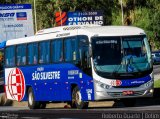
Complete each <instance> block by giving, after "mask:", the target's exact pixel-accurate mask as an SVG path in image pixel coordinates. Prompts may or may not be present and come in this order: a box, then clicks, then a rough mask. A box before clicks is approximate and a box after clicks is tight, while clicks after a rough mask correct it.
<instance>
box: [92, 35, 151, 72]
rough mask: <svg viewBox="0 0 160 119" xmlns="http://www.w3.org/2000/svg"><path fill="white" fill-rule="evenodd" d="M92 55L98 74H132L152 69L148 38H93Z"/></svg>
mask: <svg viewBox="0 0 160 119" xmlns="http://www.w3.org/2000/svg"><path fill="white" fill-rule="evenodd" d="M92 53H93V64H94V67H95V69H96V71H98V72H103V73H105V72H106V73H110V74H114V73H119V74H120V73H121V74H129V73H130V74H132V73H136V72H143V71H147V70H149V69H151V52H150V48H149V44H148V41H147V38H146V36H124V37H117V36H116V37H93V38H92Z"/></svg>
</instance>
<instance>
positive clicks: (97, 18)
mask: <svg viewBox="0 0 160 119" xmlns="http://www.w3.org/2000/svg"><path fill="white" fill-rule="evenodd" d="M55 16H56V19H55V21H56V24H57V26H62V25H88V24H95V25H103V12H102V11H87V12H67V13H66V12H56V14H55Z"/></svg>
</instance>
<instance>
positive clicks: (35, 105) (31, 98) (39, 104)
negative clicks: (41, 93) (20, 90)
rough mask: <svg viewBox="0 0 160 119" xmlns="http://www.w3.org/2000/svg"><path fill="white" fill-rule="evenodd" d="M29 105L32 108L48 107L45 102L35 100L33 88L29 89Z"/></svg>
mask: <svg viewBox="0 0 160 119" xmlns="http://www.w3.org/2000/svg"><path fill="white" fill-rule="evenodd" d="M28 107H29V108H30V109H44V108H45V107H46V103H45V102H39V101H35V96H34V93H33V90H32V88H29V89H28Z"/></svg>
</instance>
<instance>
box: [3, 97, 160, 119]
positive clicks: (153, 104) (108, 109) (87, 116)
mask: <svg viewBox="0 0 160 119" xmlns="http://www.w3.org/2000/svg"><path fill="white" fill-rule="evenodd" d="M104 105H105V103H104ZM0 118H2V119H11V118H12V119H20V118H22V119H105V118H106V119H124V118H125V119H152V118H153V119H160V98H156V99H138V100H137V104H136V106H135V107H124V105H123V104H122V103H121V102H117V103H115V104H114V105H113V106H103V107H89V109H83V110H79V109H70V108H68V109H65V108H48V109H38V110H30V109H28V108H27V107H11V106H8V107H0Z"/></svg>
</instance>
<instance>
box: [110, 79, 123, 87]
mask: <svg viewBox="0 0 160 119" xmlns="http://www.w3.org/2000/svg"><path fill="white" fill-rule="evenodd" d="M111 85H112V86H121V85H122V81H121V80H114V81H111Z"/></svg>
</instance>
